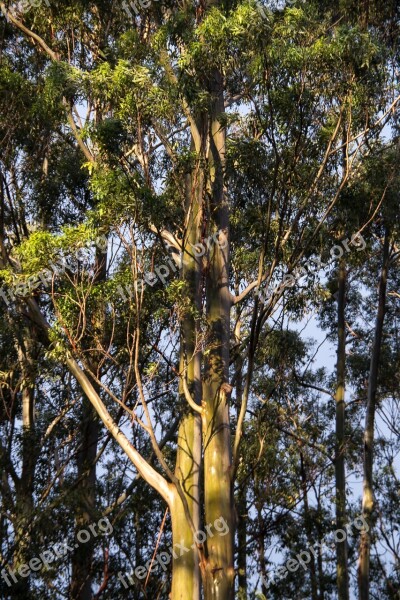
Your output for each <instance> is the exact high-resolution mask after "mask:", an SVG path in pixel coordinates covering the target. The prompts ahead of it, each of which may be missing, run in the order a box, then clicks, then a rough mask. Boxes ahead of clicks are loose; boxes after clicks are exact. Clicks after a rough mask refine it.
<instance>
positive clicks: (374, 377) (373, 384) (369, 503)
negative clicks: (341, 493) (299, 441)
mask: <svg viewBox="0 0 400 600" xmlns="http://www.w3.org/2000/svg"><path fill="white" fill-rule="evenodd" d="M388 265H389V232H388V231H387V230H386V232H385V239H384V243H383V259H382V270H381V275H380V279H379V287H378V312H377V316H376V323H375V335H374V342H373V346H372V354H371V363H370V369H369V378H368V392H367V412H366V417H365V429H364V479H363V497H362V516H363V518H364V522H365V524H366V525H365V528H364V529H363V530H362V532H361V540H360V554H359V562H358V593H359V600H369V566H370V552H371V529H372V517H373V511H374V505H375V501H374V491H373V450H374V429H375V409H376V391H377V385H378V371H379V359H380V354H381V347H382V333H383V321H384V318H385V307H386V285H387V275H388Z"/></svg>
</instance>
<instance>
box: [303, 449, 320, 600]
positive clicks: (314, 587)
mask: <svg viewBox="0 0 400 600" xmlns="http://www.w3.org/2000/svg"><path fill="white" fill-rule="evenodd" d="M299 449H300V473H301V487H302V490H303V502H304V525H305V530H306V535H307V543H308V545H309V547H312V546H313V544H314V540H313V536H312V528H311V522H312V517H311V515H310V506H309V504H308V490H307V473H306V468H305V464H304V455H303V452H302V449H301V445H299ZM310 579H311V599H312V600H318V586H317V575H316V566H315V557H314V554H313V553H312V552H311V560H310Z"/></svg>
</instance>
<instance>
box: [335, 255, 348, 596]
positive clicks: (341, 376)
mask: <svg viewBox="0 0 400 600" xmlns="http://www.w3.org/2000/svg"><path fill="white" fill-rule="evenodd" d="M338 282H339V291H338V347H337V366H336V380H337V383H336V396H335V399H336V449H335V478H336V529H341V530H343V531H345V532H346V473H345V434H344V431H345V381H346V330H345V306H346V265H345V262H344V259H343V258H341V259H340V262H339V281H338ZM336 569H337V587H338V600H349V570H348V551H347V535H345V536H344V539H343V540H340V541H337V542H336Z"/></svg>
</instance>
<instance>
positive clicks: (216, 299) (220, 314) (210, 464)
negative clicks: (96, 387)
mask: <svg viewBox="0 0 400 600" xmlns="http://www.w3.org/2000/svg"><path fill="white" fill-rule="evenodd" d="M210 89H211V93H212V94H213V97H214V98H215V101H214V104H213V107H212V110H211V122H210V177H211V182H210V193H211V197H212V205H211V213H212V215H211V216H212V223H213V231H212V233H216V232H217V231H220V232H221V233H220V234H219V241H220V243H219V244H214V246H213V247H212V248H211V256H210V264H209V271H208V277H207V294H206V296H207V323H208V340H207V342H208V344H207V345H208V348H207V353H208V354H207V362H206V365H205V377H204V386H203V402H204V416H203V437H204V441H203V443H204V501H205V518H206V522H207V524H213V523H214V522H215V521H216V520H217V519H220V518H221V517H222V518H223V519H224V520H225V522H226V523H227V525H228V527H229V532H228V533H227V535H224V536H214V537H213V538H212V539H210V540H208V544H207V552H208V560H207V565H206V572H205V599H206V600H231V599H233V597H234V577H235V572H234V565H233V543H234V535H235V518H234V502H233V492H232V470H233V469H232V449H231V431H230V420H229V401H230V391H231V387H230V385H229V383H228V377H229V344H230V309H231V296H230V293H229V288H228V281H229V280H228V277H229V211H228V202H227V196H226V191H225V188H224V167H225V128H224V126H223V124H221V117H222V118H223V117H224V98H223V77H222V75H221V73H219V72H218V71H215V72H214V73H213V74H212V76H211V82H210Z"/></svg>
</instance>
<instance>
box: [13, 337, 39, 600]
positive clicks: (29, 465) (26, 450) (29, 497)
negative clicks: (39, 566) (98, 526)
mask: <svg viewBox="0 0 400 600" xmlns="http://www.w3.org/2000/svg"><path fill="white" fill-rule="evenodd" d="M17 350H18V358H19V363H20V366H21V376H22V427H23V431H22V471H21V477H20V479H19V481H18V485H17V488H16V519H17V526H16V537H17V539H18V544H17V550H16V555H15V557H14V563H15V564H14V567H15V568H17V567H19V566H20V565H22V564H28V563H29V560H30V559H31V558H32V551H31V541H32V530H31V527H32V519H33V509H34V502H33V491H34V479H35V469H36V462H37V456H38V451H37V443H36V437H35V418H34V412H35V375H36V369H35V361H34V342H33V340H32V331H31V330H30V329H29V328H28V327H26V328H24V339H23V340H22V341H21V343H20V344H19V345H18V348H17ZM12 593H13V597H15V598H26V600H29V599H30V598H33V596H32V592H31V591H30V585H29V580H28V579H26V578H22V577H20V578H18V581H17V583H16V584H15V585H14V586H13V590H12ZM14 594H15V595H14Z"/></svg>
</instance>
